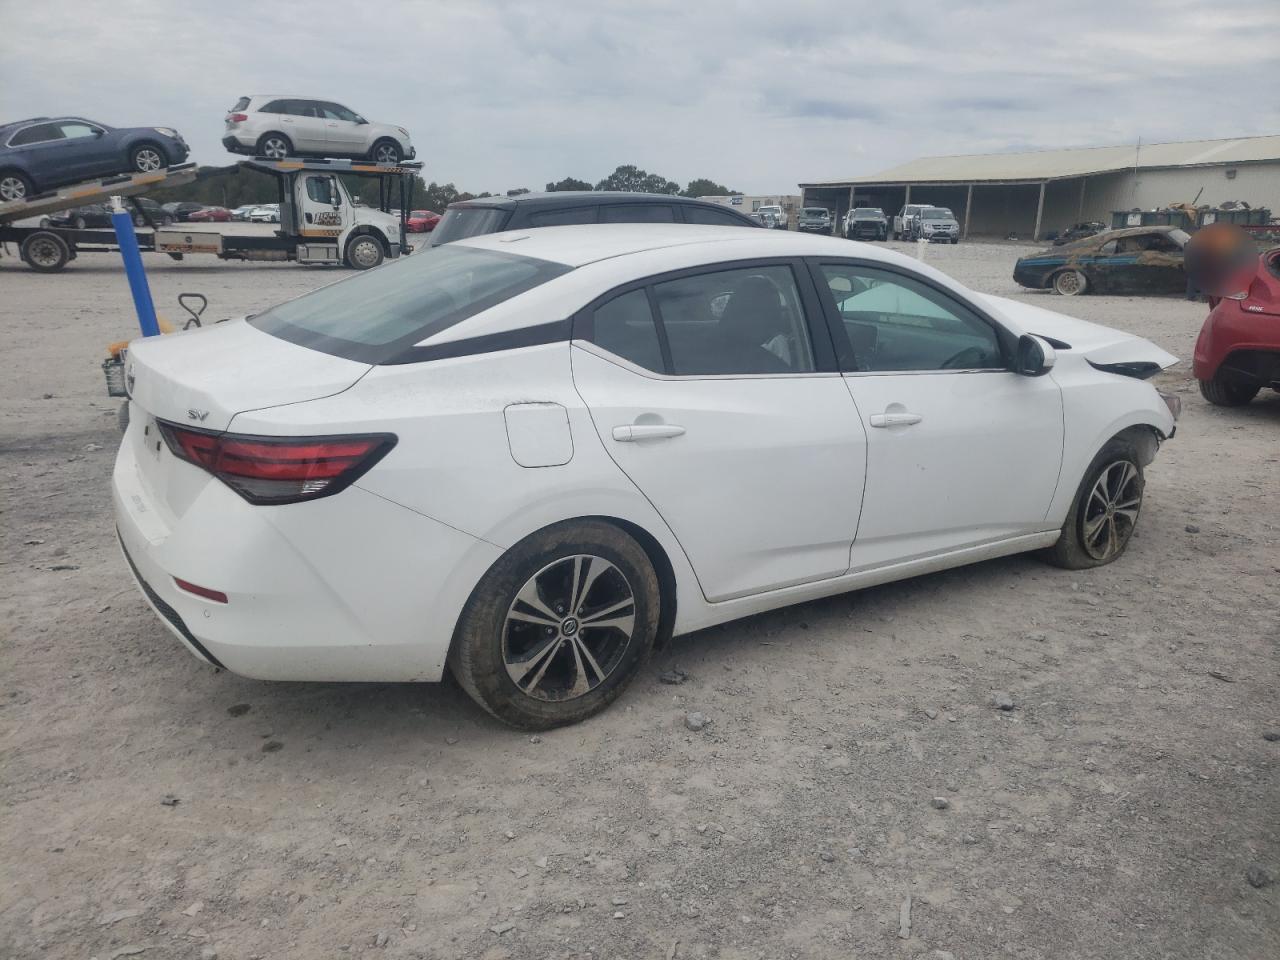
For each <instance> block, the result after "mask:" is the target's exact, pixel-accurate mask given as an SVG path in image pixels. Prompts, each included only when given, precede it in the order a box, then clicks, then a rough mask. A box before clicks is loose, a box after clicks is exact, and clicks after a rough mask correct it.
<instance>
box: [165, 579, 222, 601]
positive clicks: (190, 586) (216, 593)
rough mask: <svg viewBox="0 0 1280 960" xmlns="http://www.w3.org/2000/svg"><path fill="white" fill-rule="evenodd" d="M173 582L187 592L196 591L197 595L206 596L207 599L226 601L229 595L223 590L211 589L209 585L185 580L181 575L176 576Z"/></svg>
mask: <svg viewBox="0 0 1280 960" xmlns="http://www.w3.org/2000/svg"><path fill="white" fill-rule="evenodd" d="M173 582H174V583H176V584H177V585H178V587H179V588H180V589H182V590H185V591H187V593H194V594H195V595H196V596H197V597H204V598H205V599H206V600H212V601H213V602H214V603H226V602H227V595H226V594H225V593H223V592H222V591H221V590H210V589H209V588H208V587H202V586H200V585H199V584H195V583H191V582H190V581H189V580H183V579H182V578H181V577H174V578H173Z"/></svg>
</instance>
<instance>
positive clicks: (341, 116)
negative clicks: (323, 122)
mask: <svg viewBox="0 0 1280 960" xmlns="http://www.w3.org/2000/svg"><path fill="white" fill-rule="evenodd" d="M319 107H320V109H321V111H323V113H324V115H325V117H326V118H327V119H329V120H345V121H347V123H355V122H356V121H357V120H359V119H360V118H359V117H357V116H356V114H355V111H352V110H348V109H347V108H346V107H344V106H343V105H342V104H340V103H329V102H327V101H326V102H324V103H321V104H319Z"/></svg>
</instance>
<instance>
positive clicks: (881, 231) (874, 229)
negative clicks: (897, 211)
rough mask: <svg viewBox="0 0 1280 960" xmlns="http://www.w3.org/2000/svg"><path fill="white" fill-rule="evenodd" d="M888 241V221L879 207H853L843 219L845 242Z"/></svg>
mask: <svg viewBox="0 0 1280 960" xmlns="http://www.w3.org/2000/svg"><path fill="white" fill-rule="evenodd" d="M863 237H866V238H867V239H869V240H888V239H889V221H888V219H886V217H885V215H884V211H883V210H881V209H880V208H879V207H854V208H853V209H852V210H850V211H849V212H848V213H847V214H845V218H844V238H845V239H846V240H861V239H862V238H863Z"/></svg>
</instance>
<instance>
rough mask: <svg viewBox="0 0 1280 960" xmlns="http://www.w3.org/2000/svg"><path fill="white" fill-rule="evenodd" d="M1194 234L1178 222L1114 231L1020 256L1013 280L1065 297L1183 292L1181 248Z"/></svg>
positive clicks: (1184, 279)
mask: <svg viewBox="0 0 1280 960" xmlns="http://www.w3.org/2000/svg"><path fill="white" fill-rule="evenodd" d="M1190 239H1191V235H1190V234H1188V233H1187V232H1186V231H1185V230H1180V229H1178V228H1177V227H1134V228H1132V229H1129V230H1109V231H1107V232H1106V233H1100V234H1098V235H1097V236H1093V237H1087V238H1085V239H1084V240H1077V241H1076V242H1075V243H1069V244H1066V245H1065V246H1062V247H1057V248H1050V249H1048V250H1042V251H1041V252H1040V253H1034V254H1032V255H1031V256H1029V257H1019V258H1018V262H1017V263H1016V264H1015V265H1014V268H1013V279H1014V280H1016V281H1017V282H1018V283H1020V284H1022V286H1024V287H1030V288H1031V289H1033V290H1044V289H1051V290H1053V292H1054V293H1057V294H1061V295H1062V296H1064V297H1072V296H1076V295H1078V294H1082V293H1088V292H1094V293H1182V292H1184V291H1185V290H1186V288H1187V275H1186V272H1185V271H1184V270H1183V267H1182V249H1183V247H1185V246H1186V245H1187V241H1188V240H1190Z"/></svg>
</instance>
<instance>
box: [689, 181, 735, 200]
mask: <svg viewBox="0 0 1280 960" xmlns="http://www.w3.org/2000/svg"><path fill="white" fill-rule="evenodd" d="M735 194H736V195H738V196H741V195H742V191H741V190H730V189H729V188H728V187H726V186H724V185H723V184H720V183H716V182H715V181H714V180H708V179H707V178H706V177H699V178H698V179H696V180H690V181H689V185H688V186H687V187H685V188H684V196H686V197H725V196H733V195H735Z"/></svg>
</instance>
